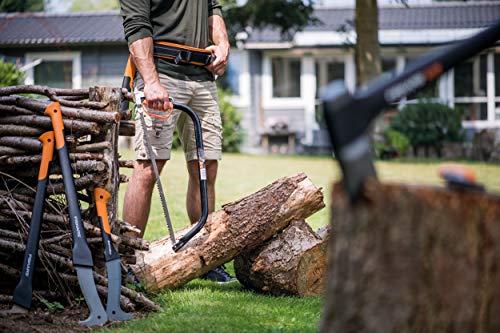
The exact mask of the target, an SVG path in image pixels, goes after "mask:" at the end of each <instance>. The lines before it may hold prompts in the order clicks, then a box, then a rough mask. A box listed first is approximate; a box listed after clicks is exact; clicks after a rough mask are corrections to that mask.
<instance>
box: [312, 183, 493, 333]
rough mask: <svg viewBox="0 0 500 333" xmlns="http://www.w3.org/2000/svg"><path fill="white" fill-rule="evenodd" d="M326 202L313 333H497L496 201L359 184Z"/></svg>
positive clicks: (475, 194) (465, 194)
mask: <svg viewBox="0 0 500 333" xmlns="http://www.w3.org/2000/svg"><path fill="white" fill-rule="evenodd" d="M364 196H365V200H364V201H363V202H360V203H357V204H356V205H355V206H352V205H350V204H349V200H348V198H347V196H346V195H345V193H344V192H343V191H342V190H341V188H340V185H336V186H335V187H334V189H333V195H332V214H333V215H332V220H331V225H332V228H334V230H335V235H336V237H335V241H334V240H333V237H332V238H330V244H329V260H330V262H329V267H330V270H329V272H328V282H327V284H328V285H327V293H326V295H328V296H327V299H326V304H325V311H324V316H323V322H322V329H321V331H322V332H338V333H342V332H367V333H370V332H384V333H386V332H387V333H390V332H500V317H499V316H498V315H497V314H498V313H499V311H500V287H499V286H500V270H499V269H498V263H499V262H500V225H499V223H498V222H499V221H500V197H498V196H494V195H491V194H484V193H480V192H474V191H453V190H449V189H442V188H433V187H424V186H420V187H416V186H415V187H411V186H405V185H396V184H393V185H385V184H380V183H378V182H376V181H371V182H369V183H367V185H366V187H365V191H364Z"/></svg>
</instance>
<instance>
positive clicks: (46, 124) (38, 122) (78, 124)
mask: <svg viewBox="0 0 500 333" xmlns="http://www.w3.org/2000/svg"><path fill="white" fill-rule="evenodd" d="M0 124H11V125H24V126H35V127H41V128H44V129H46V130H52V121H51V120H50V117H46V116H37V115H32V116H9V117H0ZM63 124H64V128H65V130H66V131H67V132H83V133H85V134H99V132H100V128H99V126H98V125H97V123H95V122H89V121H83V120H76V119H63ZM2 127H3V126H2Z"/></svg>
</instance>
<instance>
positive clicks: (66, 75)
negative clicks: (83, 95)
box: [34, 61, 73, 88]
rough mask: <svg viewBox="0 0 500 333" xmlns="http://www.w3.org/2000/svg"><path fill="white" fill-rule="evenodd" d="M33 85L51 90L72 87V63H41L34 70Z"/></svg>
mask: <svg viewBox="0 0 500 333" xmlns="http://www.w3.org/2000/svg"><path fill="white" fill-rule="evenodd" d="M34 84H39V85H45V86H49V87H53V88H71V87H72V86H73V62H72V61H43V62H42V63H40V64H39V65H38V66H36V67H35V68H34Z"/></svg>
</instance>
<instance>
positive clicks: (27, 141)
mask: <svg viewBox="0 0 500 333" xmlns="http://www.w3.org/2000/svg"><path fill="white" fill-rule="evenodd" d="M0 145H2V146H8V147H12V148H16V149H23V150H28V151H33V152H38V151H41V150H42V143H41V142H40V141H38V139H34V138H25V137H17V136H3V137H0Z"/></svg>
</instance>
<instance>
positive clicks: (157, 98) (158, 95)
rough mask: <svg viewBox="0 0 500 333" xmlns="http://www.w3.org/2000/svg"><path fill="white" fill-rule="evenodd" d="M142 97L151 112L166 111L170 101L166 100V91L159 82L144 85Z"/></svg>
mask: <svg viewBox="0 0 500 333" xmlns="http://www.w3.org/2000/svg"><path fill="white" fill-rule="evenodd" d="M144 97H146V102H147V103H148V108H149V109H151V110H159V111H168V110H169V108H170V101H169V100H168V91H167V89H165V87H164V86H162V85H161V83H160V81H156V82H153V83H150V84H146V83H145V84H144Z"/></svg>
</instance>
